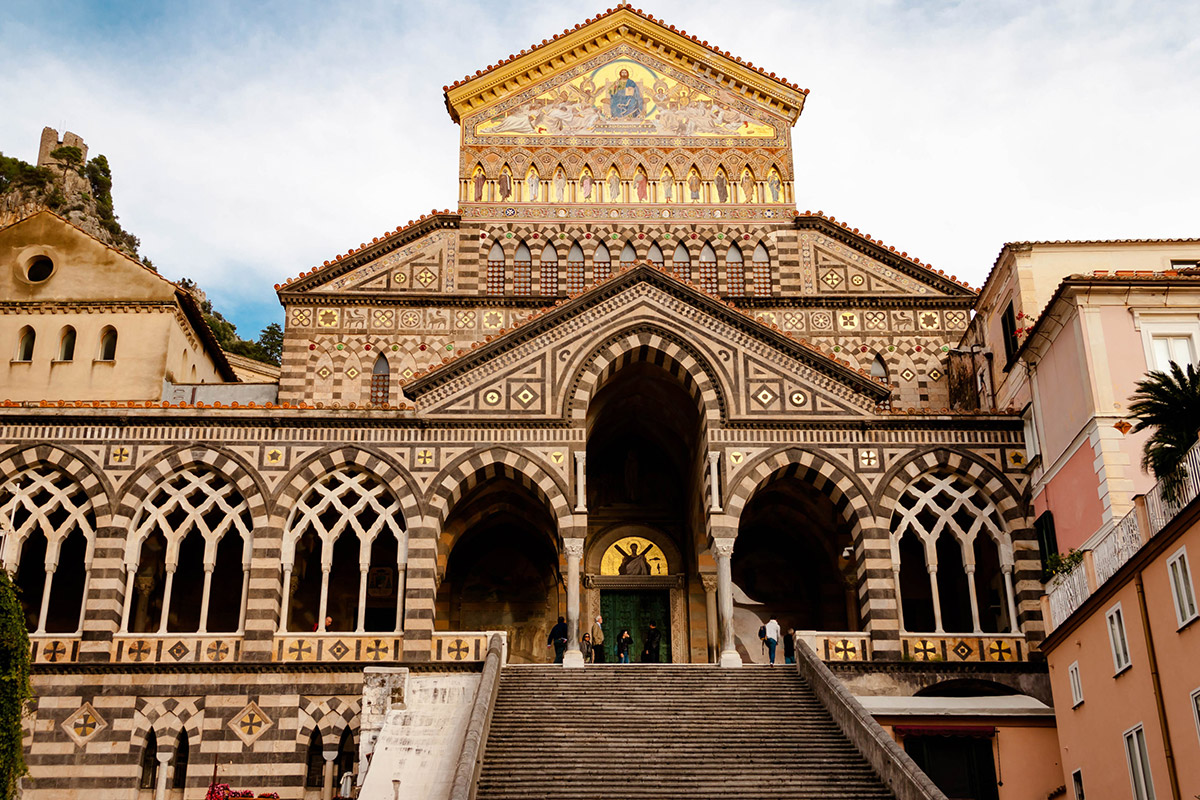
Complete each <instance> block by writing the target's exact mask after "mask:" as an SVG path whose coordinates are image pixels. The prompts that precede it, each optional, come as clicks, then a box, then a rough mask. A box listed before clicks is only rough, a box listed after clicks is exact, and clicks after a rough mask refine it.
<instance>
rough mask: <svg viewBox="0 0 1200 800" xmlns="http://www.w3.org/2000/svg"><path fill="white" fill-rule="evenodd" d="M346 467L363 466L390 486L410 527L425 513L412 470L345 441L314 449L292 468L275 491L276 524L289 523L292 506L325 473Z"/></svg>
mask: <svg viewBox="0 0 1200 800" xmlns="http://www.w3.org/2000/svg"><path fill="white" fill-rule="evenodd" d="M343 467H351V468H354V469H359V470H362V471H364V472H366V473H368V474H370V475H371V476H373V477H375V478H376V479H378V480H379V481H380V483H382V484H384V485H385V486H386V487H388V489H389V491H391V493H392V494H393V495H395V497H396V500H397V501H398V502H399V503H400V510H401V512H402V513H403V514H404V528H405V529H406V530H407V528H408V527H409V526H411V524H412V522H413V521H414V520H417V519H419V518H420V517H421V515H422V513H423V508H422V504H421V490H420V488H419V487H418V486H417V482H416V481H415V480H414V479H413V477H412V475H410V474H409V473H408V470H406V469H405V468H404V467H402V466H401V465H400V464H398V463H397V462H396V461H394V460H393V459H391V458H389V457H388V456H386V455H384V454H383V453H381V452H379V451H378V450H376V449H374V448H369V449H368V448H362V447H352V446H349V445H345V446H339V447H330V448H328V449H326V450H323V451H321V452H319V453H314V454H313V455H311V456H309V457H308V458H307V459H305V460H304V461H302V462H300V463H299V464H297V465H296V466H295V467H293V468H292V471H291V472H289V473H288V475H287V477H286V478H284V479H283V481H282V482H281V483H280V488H279V490H278V491H277V492H276V494H275V498H274V501H275V502H274V510H275V514H274V524H276V525H277V526H278V527H279V528H280V529H281V530H282V529H283V528H284V526H285V525H286V524H287V516H288V515H289V513H290V511H291V509H292V508H293V507H295V505H296V503H297V502H299V500H300V499H301V498H302V497H303V496H304V494H305V492H306V491H307V490H308V488H309V487H310V486H312V485H313V484H314V483H316V482H317V481H318V480H320V479H321V477H322V476H324V475H327V474H329V473H331V472H333V471H334V470H337V469H340V468H343Z"/></svg>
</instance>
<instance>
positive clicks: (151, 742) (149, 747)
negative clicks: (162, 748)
mask: <svg viewBox="0 0 1200 800" xmlns="http://www.w3.org/2000/svg"><path fill="white" fill-rule="evenodd" d="M157 787H158V736H157V735H155V733H154V729H153V728H151V729H150V732H149V733H147V734H146V744H145V745H143V746H142V770H141V773H140V774H139V775H138V788H139V789H155V788H157Z"/></svg>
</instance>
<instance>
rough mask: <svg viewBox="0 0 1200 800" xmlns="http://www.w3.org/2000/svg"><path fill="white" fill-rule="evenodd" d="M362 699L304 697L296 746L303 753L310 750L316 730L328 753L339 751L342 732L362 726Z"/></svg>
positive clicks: (297, 729) (301, 703)
mask: <svg viewBox="0 0 1200 800" xmlns="http://www.w3.org/2000/svg"><path fill="white" fill-rule="evenodd" d="M360 706H361V701H360V700H358V699H352V700H347V699H345V698H341V697H325V698H320V697H306V696H301V697H300V709H299V711H300V713H299V720H298V721H299V725H298V727H297V728H296V746H297V747H298V748H300V750H301V752H303V751H305V750H307V749H308V742H309V740H310V739H311V738H312V734H313V731H314V730H315V731H316V732H317V735H318V736H320V737H321V746H322V748H324V750H325V751H326V752H330V751H336V750H337V748H338V744H339V743H340V741H341V738H342V731H344V730H345V729H346V728H350V730H351V731H356V730H357V729H358V723H359V719H360V716H361V713H360Z"/></svg>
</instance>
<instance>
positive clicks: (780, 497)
mask: <svg viewBox="0 0 1200 800" xmlns="http://www.w3.org/2000/svg"><path fill="white" fill-rule="evenodd" d="M731 569H732V572H733V600H734V637H735V639H736V644H737V648H738V651H739V652H740V653H741V655H742V658H743V659H747V660H749V661H762V662H765V661H766V657H765V656H764V655H763V654H762V653H761V649H762V648H761V644H760V642H759V639H758V629H759V626H760V625H762V624H764V623H765V622H766V621H767V620H769V619H771V618H772V617H774V618H775V619H776V620H777V621H778V622H779V625H780V627H781V628H782V629H783V630H784V631H785V632H786V631H787V630H788V629H789V628H790V629H794V630H798V631H804V630H809V631H856V630H858V629H859V612H858V596H857V591H856V586H855V578H856V570H855V562H854V558H853V529H852V527H851V525H850V523H849V522H847V521H846V518H845V515H844V514H842V512H841V510H840V509H838V508H837V506H836V504H835V503H834V502H833V500H831V499H830V497H829V496H828V495H827V494H825V493H824V492H822V491H821V490H820V489H818V488H817V487H815V486H814V485H813V484H811V483H809V482H808V481H806V480H803V479H802V478H800V477H796V476H788V475H784V476H781V477H778V478H776V479H774V480H772V481H770V482H769V483H767V484H766V485H765V486H763V487H762V488H760V489H759V490H758V491H757V492H756V493H755V494H754V496H753V497H752V498H751V499H750V502H749V503H747V504H746V507H745V509H744V510H743V511H742V515H741V522H740V524H739V526H738V536H737V541H736V543H735V544H734V549H733V557H732V562H731Z"/></svg>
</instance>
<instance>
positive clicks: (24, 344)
mask: <svg viewBox="0 0 1200 800" xmlns="http://www.w3.org/2000/svg"><path fill="white" fill-rule="evenodd" d="M36 343H37V333H36V332H35V331H34V330H33V328H31V327H30V326H28V325H26V326H25V327H24V328H21V333H20V334H19V335H18V336H17V352H16V353H15V354H14V356H13V361H22V362H28V361H33V348H34V345H35V344H36Z"/></svg>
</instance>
